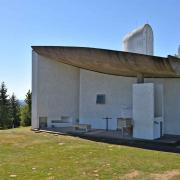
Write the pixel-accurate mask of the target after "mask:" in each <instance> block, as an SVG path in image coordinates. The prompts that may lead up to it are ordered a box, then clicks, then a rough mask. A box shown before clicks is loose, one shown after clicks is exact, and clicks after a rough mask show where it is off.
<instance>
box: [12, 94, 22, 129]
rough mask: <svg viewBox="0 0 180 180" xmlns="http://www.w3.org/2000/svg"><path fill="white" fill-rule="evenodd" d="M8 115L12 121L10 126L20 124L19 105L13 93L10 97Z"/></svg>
mask: <svg viewBox="0 0 180 180" xmlns="http://www.w3.org/2000/svg"><path fill="white" fill-rule="evenodd" d="M10 117H11V122H12V127H13V128H15V127H19V126H20V105H19V102H18V100H17V99H16V96H15V95H14V93H13V95H12V96H11V98H10Z"/></svg>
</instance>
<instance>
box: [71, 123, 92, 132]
mask: <svg viewBox="0 0 180 180" xmlns="http://www.w3.org/2000/svg"><path fill="white" fill-rule="evenodd" d="M74 129H75V130H85V131H86V132H88V131H89V130H90V129H91V125H90V124H76V125H74Z"/></svg>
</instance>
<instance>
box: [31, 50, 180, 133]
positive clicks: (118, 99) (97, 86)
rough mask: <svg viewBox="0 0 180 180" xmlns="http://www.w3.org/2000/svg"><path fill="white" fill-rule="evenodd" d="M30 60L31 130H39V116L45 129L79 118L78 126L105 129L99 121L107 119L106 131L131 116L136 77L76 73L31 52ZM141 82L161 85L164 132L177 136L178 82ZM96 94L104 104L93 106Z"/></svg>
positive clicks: (179, 112)
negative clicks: (45, 122) (64, 118)
mask: <svg viewBox="0 0 180 180" xmlns="http://www.w3.org/2000/svg"><path fill="white" fill-rule="evenodd" d="M32 59H33V62H32V128H38V127H39V123H38V118H39V116H42V117H44V116H47V117H48V120H49V122H48V124H49V126H51V123H50V121H51V120H59V119H60V118H61V116H69V117H70V118H71V117H72V119H73V121H74V120H75V119H77V118H78V117H80V123H89V124H92V126H93V127H94V128H103V129H105V127H106V123H105V120H103V119H102V118H103V117H106V116H108V117H111V118H113V119H112V120H109V121H110V122H111V123H110V124H109V128H110V129H116V127H117V120H116V119H117V118H118V117H121V116H126V115H127V114H131V112H130V110H129V109H131V108H132V84H133V83H136V78H128V77H120V76H112V75H105V74H101V73H96V72H91V71H87V70H82V69H81V70H80V73H79V69H78V68H75V67H72V66H69V65H65V64H62V63H59V62H56V61H54V60H51V59H47V58H45V57H42V56H39V55H37V54H36V53H34V52H33V55H32ZM79 76H80V82H79ZM145 82H154V83H155V84H162V85H163V87H164V111H163V114H164V133H166V134H179V135H180V98H179V94H180V91H179V89H180V79H176V78H168V79H145ZM79 85H80V89H79ZM79 93H80V96H79ZM97 94H105V95H106V104H104V105H99V104H96V95H97ZM79 101H80V103H79ZM127 116H129V115H127Z"/></svg>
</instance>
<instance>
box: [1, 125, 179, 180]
mask: <svg viewBox="0 0 180 180" xmlns="http://www.w3.org/2000/svg"><path fill="white" fill-rule="evenodd" d="M170 178H172V179H180V154H173V153H166V152H158V151H151V150H143V149H138V148H133V147H126V146H121V145H111V144H105V143H98V142H93V141H88V140H83V139H80V138H76V137H71V136H60V135H58V136H56V135H53V134H46V133H35V132H32V131H30V128H18V129H13V130H1V131H0V179H2V180H4V179H26V180H29V179H38V180H39V179H48V180H51V179H78V180H79V179H108V180H109V179H162V180H165V179H170Z"/></svg>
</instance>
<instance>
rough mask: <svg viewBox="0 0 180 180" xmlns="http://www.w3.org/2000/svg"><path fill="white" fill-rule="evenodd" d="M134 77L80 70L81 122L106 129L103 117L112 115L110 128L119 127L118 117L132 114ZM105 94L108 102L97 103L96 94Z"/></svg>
mask: <svg viewBox="0 0 180 180" xmlns="http://www.w3.org/2000/svg"><path fill="white" fill-rule="evenodd" d="M134 82H135V79H134V78H128V77H120V76H112V75H105V74H101V73H96V72H91V71H87V70H82V69H81V70H80V113H79V114H80V123H86V124H87V123H88V124H91V125H92V127H93V128H98V129H105V128H106V121H105V120H103V119H102V118H103V117H106V116H108V117H110V118H112V120H109V129H116V128H117V118H118V117H121V116H124V117H128V116H132V115H131V110H132V84H133V83H134ZM97 94H105V95H106V103H105V104H96V95H97Z"/></svg>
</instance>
